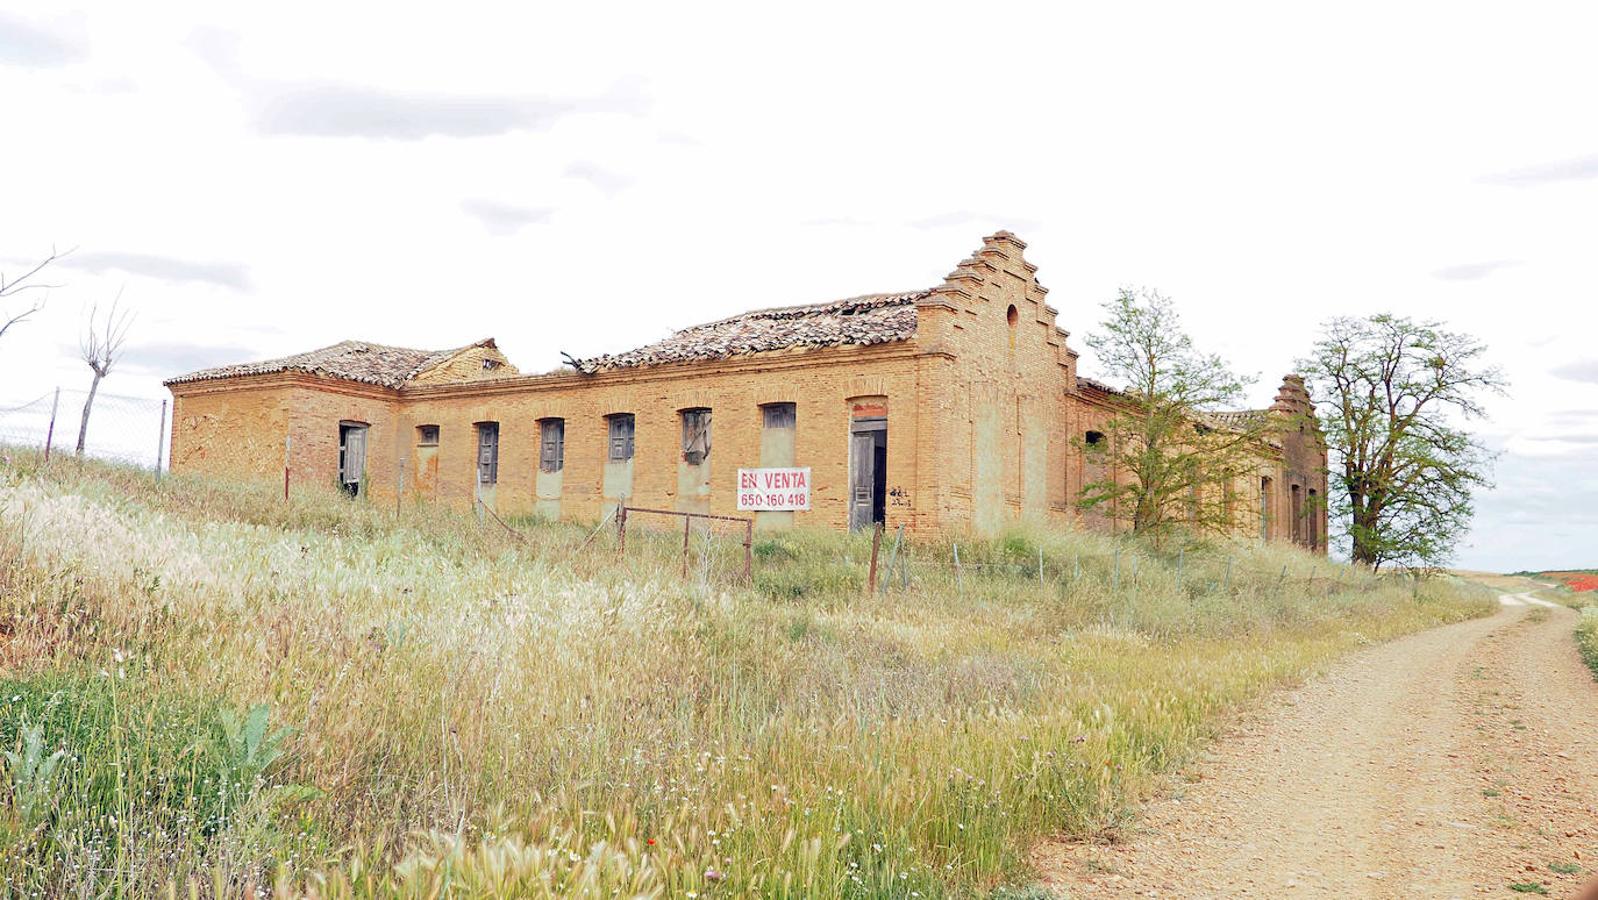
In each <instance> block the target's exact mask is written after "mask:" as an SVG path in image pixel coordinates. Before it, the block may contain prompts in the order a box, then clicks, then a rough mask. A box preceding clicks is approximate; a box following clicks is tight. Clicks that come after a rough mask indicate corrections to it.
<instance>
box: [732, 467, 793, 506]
mask: <svg viewBox="0 0 1598 900" xmlns="http://www.w3.org/2000/svg"><path fill="white" fill-rule="evenodd" d="M738 508H739V509H740V510H757V511H772V510H784V511H786V510H806V509H809V508H810V467H809V466H805V467H804V468H802V469H739V470H738Z"/></svg>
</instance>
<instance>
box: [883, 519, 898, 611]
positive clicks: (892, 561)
mask: <svg viewBox="0 0 1598 900" xmlns="http://www.w3.org/2000/svg"><path fill="white" fill-rule="evenodd" d="M903 543H904V523H903V522H900V523H899V530H898V532H896V533H895V534H894V536H893V552H891V553H889V554H888V577H887V578H884V579H882V584H881V585H880V588H879V589H880V590H881V592H882V593H884V594H886V593H887V592H888V582H889V581H890V580H891V579H892V578H893V567H894V566H895V565H897V564H898V562H899V545H900V544H903Z"/></svg>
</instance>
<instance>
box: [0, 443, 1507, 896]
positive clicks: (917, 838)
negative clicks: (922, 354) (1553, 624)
mask: <svg viewBox="0 0 1598 900" xmlns="http://www.w3.org/2000/svg"><path fill="white" fill-rule="evenodd" d="M15 459H16V461H15V463H14V464H13V465H12V467H11V468H8V469H0V634H4V635H5V637H6V640H4V641H0V681H3V684H4V688H3V690H4V691H5V693H4V695H3V697H0V699H4V700H5V701H7V702H8V703H10V704H11V705H10V706H7V707H4V708H5V711H6V714H5V716H4V717H3V723H4V724H0V743H3V744H4V747H3V749H6V750H10V751H13V752H21V751H23V750H25V749H26V744H27V741H26V738H27V735H26V733H25V730H26V729H27V728H34V727H36V728H38V729H39V733H40V734H41V735H42V741H43V746H41V747H40V748H38V749H39V752H40V753H41V754H42V753H44V752H45V751H46V750H49V751H51V752H53V750H55V749H57V748H59V749H61V750H64V751H65V753H66V756H65V757H64V760H63V762H62V763H61V764H60V766H59V768H58V769H57V770H56V771H55V772H54V773H53V774H52V775H51V777H50V779H48V780H49V782H50V783H49V784H47V785H43V786H40V785H39V784H36V783H35V782H37V781H38V779H34V780H33V781H28V780H27V779H22V780H21V781H17V779H15V778H13V777H12V776H13V775H15V773H14V772H13V771H12V768H11V767H8V769H7V772H6V776H7V777H6V778H5V779H0V792H10V793H11V796H10V797H9V798H8V799H9V803H8V804H7V805H6V806H5V807H4V808H3V809H4V810H6V811H8V812H6V813H4V815H10V816H11V818H8V819H4V820H3V821H4V824H3V825H0V839H3V840H4V841H5V842H6V844H7V846H6V847H5V848H4V849H3V850H0V853H3V854H4V855H3V856H0V877H3V879H4V882H5V885H6V890H7V892H10V893H17V894H32V893H39V894H41V895H58V894H64V893H78V892H83V893H91V894H117V895H124V896H150V895H164V894H165V892H166V891H167V889H168V888H169V887H173V888H176V889H178V890H182V891H188V890H190V889H192V890H194V891H197V892H200V893H206V894H223V893H243V892H247V891H251V890H255V889H267V890H271V889H275V890H277V891H280V892H282V893H295V892H299V891H315V892H316V893H319V894H321V895H322V896H330V897H336V896H374V895H387V894H392V893H403V894H412V895H424V896H433V895H435V894H446V895H451V896H493V895H501V894H516V893H521V894H532V895H568V894H580V893H582V892H583V891H585V890H588V891H592V892H593V893H594V894H595V895H600V894H604V895H608V894H610V893H612V892H619V893H622V894H626V895H642V896H666V895H670V896H682V895H685V894H686V892H688V891H694V892H696V893H698V894H699V895H700V896H705V897H708V896H721V895H730V894H750V893H753V894H757V895H761V896H769V897H878V896H893V897H912V896H920V897H938V896H960V897H965V896H987V895H996V896H1037V895H1038V894H1037V892H1036V889H1034V888H1029V887H1027V886H1028V885H1030V884H1032V883H1033V882H1034V880H1035V873H1033V872H1031V871H1030V869H1029V867H1028V864H1027V862H1026V860H1027V851H1028V849H1029V847H1030V846H1031V845H1032V844H1033V843H1034V842H1036V841H1037V840H1039V839H1041V838H1043V837H1045V836H1048V835H1054V834H1066V835H1071V836H1078V837H1092V836H1106V835H1113V834H1115V833H1116V832H1118V831H1119V830H1121V829H1123V828H1124V827H1125V826H1126V825H1127V824H1128V823H1129V821H1131V818H1132V816H1133V815H1134V812H1135V808H1136V804H1137V803H1138V801H1140V800H1141V799H1143V798H1145V797H1147V796H1148V795H1149V794H1150V793H1151V792H1153V791H1155V790H1157V789H1158V788H1159V786H1160V784H1161V777H1162V776H1163V775H1164V774H1165V773H1167V772H1169V771H1171V769H1172V767H1173V766H1175V765H1177V764H1178V763H1180V762H1181V761H1182V760H1184V759H1186V758H1188V757H1189V756H1190V755H1191V754H1192V753H1193V752H1194V751H1195V750H1196V749H1197V748H1198V747H1199V746H1200V745H1202V743H1203V742H1204V741H1205V740H1207V739H1208V737H1209V736H1210V735H1212V734H1213V733H1214V730H1215V729H1216V728H1217V726H1218V725H1219V724H1220V723H1221V722H1222V721H1224V719H1225V717H1226V716H1227V715H1228V713H1230V712H1231V711H1233V710H1235V709H1236V708H1238V707H1239V706H1240V705H1242V704H1246V703H1248V702H1250V701H1251V700H1253V699H1255V698H1257V697H1259V696H1260V694H1261V693H1262V692H1264V691H1267V690H1270V689H1271V688H1273V687H1276V686H1279V685H1282V684H1284V683H1288V682H1291V681H1293V680H1295V679H1298V678H1301V677H1302V676H1304V675H1305V674H1306V673H1308V672H1310V671H1313V670H1314V669H1316V668H1317V667H1319V666H1321V665H1323V664H1325V663H1326V662H1328V661H1329V660H1331V659H1333V658H1334V657H1336V656H1337V655H1338V654H1340V653H1343V652H1345V651H1347V650H1349V649H1351V648H1353V647H1356V646H1359V645H1362V644H1365V643H1368V642H1371V641H1377V640H1384V639H1387V638H1390V637H1393V636H1396V635H1398V634H1402V633H1405V632H1408V631H1412V630H1415V629H1418V628H1424V627H1429V626H1431V625H1435V624H1438V623H1442V622H1448V621H1455V620H1459V619H1462V618H1466V617H1469V616H1474V615H1481V614H1484V613H1486V612H1489V611H1490V610H1491V609H1492V608H1493V607H1492V600H1491V595H1490V594H1489V593H1487V592H1481V591H1475V590H1472V589H1470V588H1468V587H1466V586H1464V585H1461V584H1459V583H1457V582H1453V581H1450V580H1447V579H1440V580H1434V581H1431V582H1427V583H1426V584H1425V585H1423V586H1422V587H1421V589H1420V591H1419V593H1418V594H1415V593H1412V591H1413V586H1412V585H1411V584H1409V583H1408V582H1402V581H1397V580H1389V579H1385V578H1377V577H1374V576H1371V575H1369V574H1367V573H1362V572H1356V571H1354V570H1350V569H1347V568H1345V567H1342V566H1339V565H1338V564H1336V563H1332V562H1329V561H1326V560H1321V559H1317V558H1313V557H1310V556H1307V555H1304V554H1301V553H1299V552H1297V551H1294V550H1291V549H1286V548H1279V547H1270V548H1262V547H1255V546H1252V545H1248V544H1228V543H1210V544H1198V543H1193V544H1189V545H1187V546H1186V547H1185V548H1183V549H1180V550H1178V548H1177V547H1176V546H1174V545H1173V546H1169V547H1165V548H1161V549H1158V550H1156V549H1153V548H1148V547H1143V546H1139V545H1137V544H1135V543H1132V542H1129V541H1125V540H1117V539H1113V538H1111V537H1108V536H1104V535H1097V534H1087V533H1080V532H1074V531H1043V530H1037V529H1032V530H1017V531H1014V532H1012V533H1010V534H1008V535H1006V536H1004V537H1002V538H1000V539H996V540H992V541H965V540H962V541H961V542H960V546H959V554H960V558H961V562H962V568H961V569H960V570H958V571H957V570H956V569H955V568H954V567H953V565H952V561H953V556H954V545H953V541H930V542H925V543H918V544H915V545H913V546H910V547H908V548H906V549H905V551H904V553H903V556H902V558H903V560H904V568H903V570H902V571H895V572H894V573H892V577H891V578H886V579H885V582H886V583H887V585H888V587H887V589H886V590H882V591H876V592H871V593H869V594H868V593H867V592H866V589H865V588H866V585H865V575H864V573H865V567H866V561H867V557H868V556H869V544H870V542H869V539H868V538H865V537H863V536H858V535H857V536H840V535H836V534H831V533H812V532H802V531H801V532H791V533H784V534H780V535H774V536H759V537H758V539H757V542H756V544H755V546H754V548H753V550H754V555H755V579H754V584H753V585H747V586H746V585H742V584H741V583H740V581H739V577H738V576H739V574H740V572H741V566H742V547H741V546H739V545H738V544H737V542H736V541H735V540H733V539H730V538H726V537H720V538H718V537H715V536H713V535H701V534H696V535H694V537H693V540H692V542H691V554H690V575H689V578H688V579H687V580H686V581H685V580H683V579H682V578H681V557H680V553H681V541H682V538H681V533H680V532H669V531H668V532H660V533H650V532H648V531H643V530H640V531H636V532H631V533H629V536H628V551H627V555H626V556H625V557H618V556H617V554H616V550H615V542H614V538H613V536H612V535H611V534H610V532H609V531H603V532H601V533H599V534H598V535H597V536H595V537H594V538H593V539H592V540H588V539H589V536H590V533H591V531H592V528H591V527H585V526H582V525H567V524H535V523H532V522H513V523H511V524H512V526H513V528H514V529H515V531H516V533H515V534H511V533H508V532H507V531H506V530H505V529H503V528H500V527H499V526H498V525H497V524H496V523H493V522H489V523H487V524H486V525H480V524H479V523H478V522H477V521H476V520H475V518H473V517H470V516H463V515H457V514H455V513H452V512H449V511H447V510H442V509H433V508H429V507H410V506H407V507H406V508H404V509H402V510H400V511H399V512H398V513H397V514H396V511H395V510H394V509H393V508H392V507H389V508H381V507H379V506H376V505H369V504H364V503H359V502H351V501H348V500H345V499H343V498H341V497H339V496H337V495H335V494H334V492H332V491H329V492H328V493H327V494H325V495H315V496H299V497H296V498H295V499H294V500H293V501H292V502H290V503H284V502H283V501H282V499H281V497H280V496H278V495H277V493H276V491H275V489H274V488H273V487H272V486H271V485H264V484H263V485H231V484H223V483H216V482H206V481H200V480H193V479H185V478H177V477H173V478H168V479H165V480H163V481H162V482H160V483H159V484H157V483H154V482H153V481H152V480H151V479H150V478H149V476H148V475H147V474H142V473H137V472H132V471H129V470H125V469H117V468H108V467H102V466H96V465H84V466H82V467H79V466H77V465H76V464H71V463H68V464H65V465H59V466H54V467H53V468H52V469H51V470H49V471H47V472H46V471H40V470H39V469H38V466H37V460H36V459H33V458H30V457H28V456H26V455H20V456H17V457H15ZM585 541H587V543H585ZM1040 551H1041V554H1042V561H1043V577H1042V578H1041V579H1040V578H1039V575H1038V558H1039V553H1040ZM884 556H885V557H886V553H885V554H884ZM1284 567H1285V569H1286V572H1287V574H1286V575H1285V576H1284V575H1283V574H1282V573H1283V569H1284ZM12 697H16V698H17V699H16V700H14V701H13V700H11V699H10V698H12ZM262 709H264V710H265V711H266V712H264V713H263V712H260V710H262ZM263 715H264V716H266V717H267V718H265V719H263V718H261V717H262V716H263ZM280 727H287V728H288V729H290V731H288V732H280V731H279V729H280ZM14 782H16V783H17V784H20V785H21V787H20V789H18V788H17V787H16V785H14ZM24 795H25V796H26V797H28V798H35V799H38V798H43V799H42V801H41V802H42V803H43V806H41V807H38V808H43V809H47V810H48V812H47V814H45V815H43V816H42V817H40V816H37V815H34V816H33V819H32V820H30V821H22V819H21V817H20V816H19V815H18V814H16V813H15V810H17V809H19V808H21V806H20V804H19V803H18V799H19V798H22V797H24ZM28 808H30V809H32V808H34V807H31V806H30V807H28ZM1001 891H1002V893H996V892H1001Z"/></svg>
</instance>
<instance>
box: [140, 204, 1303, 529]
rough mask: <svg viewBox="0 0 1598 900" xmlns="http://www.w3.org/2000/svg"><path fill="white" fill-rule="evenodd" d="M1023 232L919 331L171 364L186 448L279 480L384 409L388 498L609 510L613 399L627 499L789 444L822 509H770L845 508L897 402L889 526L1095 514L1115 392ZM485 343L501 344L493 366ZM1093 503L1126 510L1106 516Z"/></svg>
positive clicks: (681, 504)
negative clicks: (697, 424) (694, 414)
mask: <svg viewBox="0 0 1598 900" xmlns="http://www.w3.org/2000/svg"><path fill="white" fill-rule="evenodd" d="M1024 248H1025V245H1024V244H1023V243H1022V242H1021V241H1020V240H1019V239H1017V238H1015V237H1014V236H1012V235H1009V234H1008V233H1005V232H1000V233H999V234H996V235H993V236H991V237H989V238H986V239H984V241H983V244H982V247H981V248H980V249H979V250H978V251H977V252H976V253H975V254H973V255H972V256H971V257H970V258H968V259H966V260H963V261H962V262H961V263H960V264H959V265H958V266H957V267H956V268H955V270H954V271H953V272H951V273H950V274H949V276H948V277H947V279H946V280H945V281H944V283H943V284H942V285H940V286H938V287H937V288H935V289H933V290H932V291H930V292H927V293H925V294H924V295H922V296H920V298H919V299H917V300H916V301H915V306H916V309H915V315H916V319H915V329H914V334H913V336H911V337H909V338H908V339H906V340H896V341H890V342H887V343H880V344H873V345H870V346H854V345H849V346H833V347H819V348H795V349H788V350H777V351H771V352H761V353H753V354H747V355H741V356H733V357H728V358H721V359H710V360H699V361H692V362H679V363H670V364H662V365H650V366H642V367H636V368H623V369H611V370H602V371H598V372H596V373H594V374H582V373H580V372H574V371H563V372H558V373H555V374H548V375H520V374H517V373H516V370H515V369H514V367H512V366H511V365H510V363H509V362H508V361H507V360H505V359H504V357H503V356H502V355H500V354H499V352H498V350H497V348H494V347H493V345H492V343H491V342H485V344H484V345H478V346H476V347H474V348H468V351H467V352H463V353H461V354H459V355H457V356H456V357H454V358H451V359H450V360H448V361H446V362H445V363H443V364H440V365H437V366H433V367H432V368H430V369H428V370H427V371H424V372H420V373H417V374H416V375H415V377H413V378H411V379H410V380H409V381H407V382H406V383H405V384H404V385H403V386H401V387H399V388H386V387H378V386H374V385H366V384H358V383H355V382H350V381H343V380H340V379H336V378H330V377H325V376H321V375H316V374H311V373H306V372H279V373H274V374H264V375H249V376H243V377H231V378H220V379H212V380H203V381H188V382H181V383H173V384H171V388H172V391H173V395H174V418H173V432H172V456H171V459H172V465H173V468H174V470H178V471H195V472H207V473H212V474H224V475H230V476H235V477H251V478H276V479H281V478H282V477H283V465H284V462H285V459H286V461H287V467H288V478H289V482H290V488H291V489H294V488H295V487H325V486H331V485H333V484H334V482H335V480H336V479H337V476H338V465H339V463H338V458H339V454H338V442H339V427H338V426H339V423H341V422H355V423H362V424H365V425H367V426H368V432H367V433H368V438H367V447H366V472H365V476H366V478H365V489H364V490H365V493H366V494H367V496H368V499H369V500H370V502H379V503H394V502H395V501H396V492H398V493H399V494H400V497H399V498H398V499H399V501H400V502H402V503H404V502H440V503H452V504H460V505H466V504H470V503H472V502H473V501H474V498H476V497H479V496H481V497H482V499H483V500H484V502H486V503H488V504H489V505H491V506H492V507H493V508H494V509H495V510H496V511H497V512H499V513H500V514H501V515H523V514H535V513H542V514H546V515H549V514H558V515H559V516H560V517H562V518H568V519H576V520H586V521H594V520H597V519H598V518H600V517H601V516H602V515H604V513H605V512H606V510H607V509H608V508H609V507H611V506H613V505H614V504H615V503H616V502H617V500H618V499H619V498H618V497H617V496H616V495H617V494H618V493H620V492H621V490H620V489H619V487H618V485H620V484H621V482H620V480H619V479H620V477H621V476H620V474H619V473H618V471H616V470H615V469H612V471H611V472H610V474H609V477H607V462H608V449H609V434H608V431H607V418H606V417H607V416H611V415H614V414H632V415H633V416H634V417H635V431H634V457H633V461H632V466H631V485H630V487H626V488H625V491H626V494H627V497H626V499H627V502H628V503H629V504H630V505H633V506H646V507H658V508H664V509H693V510H698V511H706V512H710V513H715V514H722V515H738V514H739V513H738V511H737V509H736V498H735V487H736V476H737V470H738V469H739V468H740V467H756V466H759V465H761V464H762V462H763V455H764V461H765V462H766V463H767V464H771V463H772V462H773V461H774V460H773V453H774V452H777V453H780V455H781V456H782V457H784V458H783V459H777V460H775V461H776V462H781V463H791V464H792V465H797V466H808V467H810V469H811V471H812V495H811V508H810V509H809V510H808V511H802V512H797V513H794V514H792V515H786V514H783V515H766V516H761V517H760V520H759V524H760V525H761V527H784V526H787V525H790V524H792V525H798V526H821V527H830V528H845V527H848V525H849V523H850V489H851V472H850V467H851V453H850V441H851V431H852V430H853V425H852V423H853V420H854V419H856V418H858V417H860V416H862V415H863V414H864V413H862V410H866V411H869V414H870V415H873V416H874V415H876V414H877V413H879V412H882V411H883V408H884V407H885V413H886V415H885V418H886V422H887V424H886V433H887V437H886V443H887V452H886V500H885V509H884V519H885V524H886V525H887V527H889V528H890V529H891V528H896V527H897V526H898V525H899V524H900V523H904V524H905V525H907V526H908V528H909V529H910V530H911V531H913V532H918V533H929V532H953V533H959V532H975V533H979V534H992V533H995V532H997V531H998V530H1000V529H1002V528H1003V527H1004V526H1005V525H1006V524H1008V523H1011V522H1016V521H1031V522H1055V523H1062V522H1066V521H1074V520H1078V519H1079V518H1080V514H1079V513H1078V512H1077V511H1076V510H1075V508H1074V505H1073V501H1074V499H1075V497H1076V495H1077V492H1079V491H1080V489H1081V486H1082V484H1083V483H1084V480H1085V479H1086V478H1088V477H1089V476H1090V475H1091V473H1086V472H1084V468H1083V463H1082V459H1081V454H1080V453H1078V452H1077V451H1076V449H1075V446H1076V444H1075V439H1076V438H1078V437H1079V436H1080V435H1081V434H1082V433H1083V431H1084V429H1086V428H1089V427H1092V426H1091V423H1092V422H1094V421H1098V420H1102V418H1103V417H1105V416H1107V415H1108V414H1109V412H1108V407H1107V405H1106V402H1105V400H1104V399H1103V398H1102V397H1095V396H1094V395H1093V393H1092V392H1091V391H1086V392H1085V391H1084V390H1083V388H1082V387H1080V386H1079V383H1078V379H1077V373H1076V363H1077V355H1076V353H1075V352H1074V351H1072V350H1071V349H1070V348H1069V347H1068V346H1067V337H1068V335H1067V334H1066V333H1065V332H1064V331H1063V330H1062V329H1061V328H1059V327H1058V324H1057V322H1056V312H1055V310H1054V309H1053V308H1051V307H1050V306H1049V305H1048V304H1047V302H1046V300H1045V298H1046V296H1047V291H1046V289H1045V288H1044V287H1043V286H1042V285H1040V284H1039V283H1038V281H1037V278H1036V275H1035V268H1034V267H1033V266H1032V265H1031V264H1030V263H1028V262H1027V261H1026V259H1025V258H1024V256H1023V250H1024ZM484 359H491V360H494V362H493V363H492V365H491V368H490V369H487V370H485V369H484V367H483V362H482V361H483V360H484ZM766 404H793V405H794V409H795V413H796V423H795V427H794V429H793V432H792V434H791V436H789V435H781V436H779V438H780V439H778V440H775V441H774V440H773V437H772V435H770V434H769V433H767V431H766V429H765V428H764V427H763V406H764V405H766ZM700 408H708V409H709V410H711V411H712V428H711V435H712V449H711V452H710V454H709V455H708V457H707V458H706V460H705V461H704V463H703V464H702V465H701V466H699V467H696V468H695V469H694V470H693V471H686V472H685V468H684V454H683V424H682V415H681V414H682V411H683V410H687V409H700ZM545 419H561V420H564V423H565V443H564V465H563V467H562V468H561V471H560V472H559V473H558V476H552V475H551V473H541V472H540V466H539V452H540V425H539V423H540V422H541V421H542V420H545ZM480 423H497V428H498V447H499V450H498V477H497V481H496V483H495V484H494V485H493V486H492V489H491V490H489V491H486V492H485V491H483V490H482V489H481V488H480V486H479V482H478V476H477V453H478V426H479V424H480ZM424 426H436V428H437V441H436V445H435V444H433V443H432V442H431V441H427V440H424V437H430V436H431V435H430V431H424V430H423V428H424ZM285 441H286V442H287V448H286V449H285ZM763 447H764V450H763ZM773 447H780V448H781V449H780V450H778V451H774V450H773V449H772V448H773ZM1300 449H1301V448H1300ZM1316 452H1317V453H1318V456H1316V460H1318V462H1316V464H1315V467H1316V468H1317V469H1318V471H1316V472H1310V471H1307V468H1308V467H1307V466H1304V465H1300V466H1299V468H1300V469H1306V471H1295V472H1293V473H1289V472H1288V471H1287V469H1286V467H1285V466H1284V465H1282V464H1280V463H1281V461H1280V460H1276V461H1273V462H1272V463H1271V466H1272V468H1273V471H1275V470H1276V469H1281V471H1275V474H1276V478H1277V483H1280V484H1282V485H1286V484H1288V483H1289V481H1290V480H1292V479H1293V478H1298V479H1299V480H1300V481H1304V480H1306V479H1315V478H1318V479H1319V481H1318V482H1317V484H1318V486H1319V495H1320V496H1322V497H1324V495H1325V488H1324V479H1325V473H1324V449H1318V450H1317V451H1316ZM1301 455H1302V454H1301ZM1311 455H1312V456H1315V453H1312V454H1311ZM1299 462H1302V460H1299ZM552 494H553V495H554V496H551V495H552ZM1244 502H1248V501H1244ZM1283 502H1285V500H1283ZM1089 524H1096V525H1100V526H1104V527H1113V526H1114V524H1115V523H1114V522H1113V520H1112V518H1111V517H1108V516H1103V515H1097V516H1095V517H1093V518H1092V519H1090V520H1089ZM1319 533H1320V534H1322V535H1324V533H1325V532H1324V525H1322V526H1321V529H1320V532H1319ZM1270 536H1271V537H1277V536H1279V535H1277V534H1276V533H1275V532H1274V531H1273V532H1271V533H1270Z"/></svg>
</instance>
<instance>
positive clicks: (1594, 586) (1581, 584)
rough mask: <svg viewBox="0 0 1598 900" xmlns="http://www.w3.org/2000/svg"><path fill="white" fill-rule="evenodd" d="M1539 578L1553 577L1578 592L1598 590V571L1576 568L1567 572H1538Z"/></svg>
mask: <svg viewBox="0 0 1598 900" xmlns="http://www.w3.org/2000/svg"><path fill="white" fill-rule="evenodd" d="M1536 577H1538V578H1552V579H1554V580H1555V581H1558V582H1559V583H1561V584H1563V585H1564V586H1565V587H1568V588H1570V589H1571V590H1572V591H1575V592H1576V593H1578V594H1579V593H1585V592H1587V591H1598V571H1594V570H1591V569H1575V570H1572V571H1567V572H1538V573H1536Z"/></svg>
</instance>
